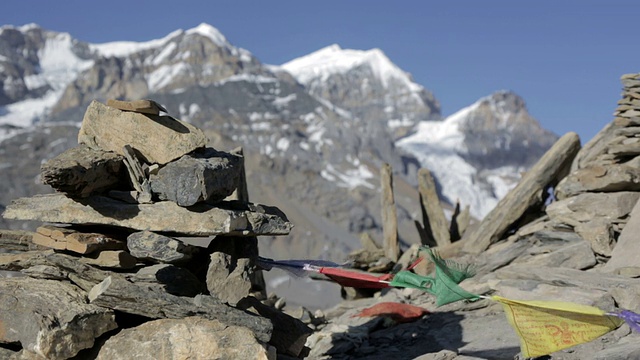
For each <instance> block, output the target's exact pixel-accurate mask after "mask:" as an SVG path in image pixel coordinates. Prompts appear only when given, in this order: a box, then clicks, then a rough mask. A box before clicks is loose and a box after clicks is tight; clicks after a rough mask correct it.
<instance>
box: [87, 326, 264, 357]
mask: <svg viewBox="0 0 640 360" xmlns="http://www.w3.org/2000/svg"><path fill="white" fill-rule="evenodd" d="M152 354H153V355H152ZM274 355H275V354H270V353H269V352H268V351H267V349H266V348H265V346H264V345H263V344H261V343H260V342H258V341H257V340H256V338H255V336H254V335H253V334H252V333H251V331H250V330H249V329H247V328H245V327H240V326H229V325H228V324H225V323H223V322H220V321H217V320H208V319H203V318H200V317H195V316H193V317H187V318H184V319H160V320H154V321H149V322H146V323H144V324H142V325H139V326H137V327H134V328H130V329H124V330H122V331H120V332H119V333H118V334H117V335H115V336H112V337H111V338H109V339H108V340H107V341H106V342H105V343H104V345H102V348H101V349H100V352H99V354H98V357H97V359H98V360H118V359H121V360H129V359H146V358H150V356H151V357H155V358H162V359H193V360H209V359H256V360H267V359H269V360H275V356H274Z"/></svg>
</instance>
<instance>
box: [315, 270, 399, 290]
mask: <svg viewBox="0 0 640 360" xmlns="http://www.w3.org/2000/svg"><path fill="white" fill-rule="evenodd" d="M318 272H319V273H321V274H324V275H326V276H328V277H329V278H331V280H333V281H335V282H337V283H338V284H340V285H342V286H348V287H354V288H369V289H382V288H386V287H389V282H388V281H387V280H388V279H389V277H390V275H388V274H385V275H382V276H375V275H371V274H368V273H364V272H359V271H350V270H345V269H340V268H332V267H320V268H318Z"/></svg>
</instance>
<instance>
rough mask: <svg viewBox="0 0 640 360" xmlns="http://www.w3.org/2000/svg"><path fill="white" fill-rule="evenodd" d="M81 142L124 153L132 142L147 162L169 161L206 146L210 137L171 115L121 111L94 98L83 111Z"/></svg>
mask: <svg viewBox="0 0 640 360" xmlns="http://www.w3.org/2000/svg"><path fill="white" fill-rule="evenodd" d="M114 129H115V130H116V131H114ZM78 143H79V144H86V145H87V146H89V147H90V148H93V149H101V150H105V151H113V152H115V153H118V154H121V155H124V154H122V148H123V147H124V146H125V145H130V146H131V147H132V148H134V149H135V150H136V151H138V152H139V153H140V155H141V156H142V158H143V159H144V160H145V162H147V163H149V164H152V163H157V164H166V163H168V162H170V161H172V160H175V159H177V158H179V157H181V156H182V155H184V154H187V153H189V152H191V151H193V150H195V149H197V148H201V147H204V146H205V145H206V144H207V139H206V137H205V136H204V133H203V132H202V131H201V130H200V129H198V128H196V127H194V126H193V125H191V124H189V123H186V122H183V121H180V120H177V119H174V118H172V117H170V116H155V115H146V114H139V113H135V112H129V111H122V110H118V109H115V108H112V107H110V106H106V105H104V104H101V103H99V102H97V101H93V102H91V104H90V105H89V107H88V108H87V111H86V112H85V114H84V118H83V120H82V126H81V127H80V132H79V133H78Z"/></svg>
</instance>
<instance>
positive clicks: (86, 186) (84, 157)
mask: <svg viewBox="0 0 640 360" xmlns="http://www.w3.org/2000/svg"><path fill="white" fill-rule="evenodd" d="M123 159H124V158H123V157H122V155H118V154H116V153H113V152H110V151H103V150H99V149H91V148H89V147H88V146H87V145H83V144H80V145H78V146H76V147H74V148H71V149H69V150H67V151H65V152H63V153H62V154H60V155H58V156H56V157H54V158H53V159H50V160H48V161H47V162H45V163H44V164H42V166H41V167H40V170H41V178H42V181H43V182H44V183H45V184H47V185H49V186H51V187H52V188H54V189H55V190H57V191H60V192H62V193H65V194H68V195H69V196H71V197H81V198H84V197H87V196H90V195H94V194H99V193H103V192H105V191H107V190H110V189H114V188H126V187H127V183H126V181H123V179H124V177H123V175H124V171H125V168H124V166H123V162H122V161H123Z"/></svg>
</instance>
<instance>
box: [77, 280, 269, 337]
mask: <svg viewBox="0 0 640 360" xmlns="http://www.w3.org/2000/svg"><path fill="white" fill-rule="evenodd" d="M89 302H90V303H91V304H94V305H98V306H102V307H106V308H109V309H114V310H118V311H122V312H125V313H128V314H136V315H142V316H146V317H149V318H152V319H160V318H169V319H180V318H184V317H188V316H193V315H197V316H200V317H203V318H206V319H217V320H219V321H221V322H223V323H226V324H229V325H237V326H245V327H247V328H249V329H251V331H252V332H253V333H254V335H255V337H256V338H257V339H258V340H260V341H263V342H268V341H269V339H271V334H272V332H273V326H272V325H271V322H270V321H269V320H267V319H264V318H261V317H258V316H255V315H251V314H249V313H247V312H244V311H242V310H238V309H235V308H233V307H231V306H228V305H224V304H222V303H220V302H219V301H218V300H216V299H214V298H213V297H211V296H204V295H198V296H197V297H196V298H187V297H180V296H175V295H171V294H169V293H166V292H164V291H162V290H160V289H158V288H157V287H155V286H145V285H144V284H141V283H137V284H133V283H130V282H128V281H127V280H125V279H124V278H122V277H120V276H116V275H115V274H114V275H111V276H109V277H107V278H106V279H104V281H102V282H101V283H99V284H97V285H96V286H95V287H94V288H92V289H91V291H90V292H89Z"/></svg>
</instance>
